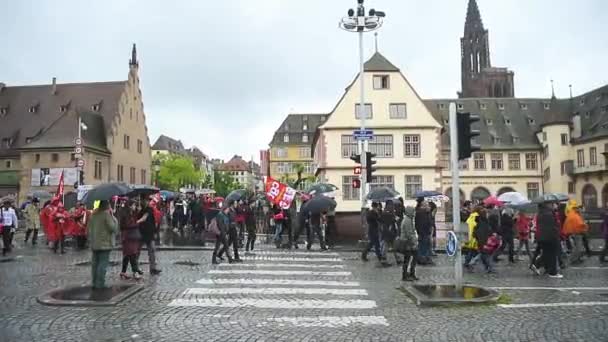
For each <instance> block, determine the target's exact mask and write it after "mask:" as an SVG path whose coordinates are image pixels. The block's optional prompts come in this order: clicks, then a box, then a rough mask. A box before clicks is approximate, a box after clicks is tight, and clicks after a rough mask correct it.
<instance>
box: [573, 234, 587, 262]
mask: <svg viewBox="0 0 608 342" xmlns="http://www.w3.org/2000/svg"><path fill="white" fill-rule="evenodd" d="M572 242H573V243H572V245H573V246H572V247H573V248H572V253H571V254H570V263H571V264H577V263H580V262H582V261H583V254H584V253H585V252H584V250H583V235H581V234H574V235H572Z"/></svg>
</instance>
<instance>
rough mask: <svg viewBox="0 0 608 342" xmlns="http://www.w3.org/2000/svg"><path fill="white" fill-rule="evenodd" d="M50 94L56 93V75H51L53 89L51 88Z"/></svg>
mask: <svg viewBox="0 0 608 342" xmlns="http://www.w3.org/2000/svg"><path fill="white" fill-rule="evenodd" d="M51 94H53V95H57V77H53V89H52V90H51Z"/></svg>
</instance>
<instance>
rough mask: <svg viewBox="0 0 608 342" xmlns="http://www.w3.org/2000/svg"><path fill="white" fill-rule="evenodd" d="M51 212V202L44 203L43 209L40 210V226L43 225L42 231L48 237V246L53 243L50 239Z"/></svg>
mask: <svg viewBox="0 0 608 342" xmlns="http://www.w3.org/2000/svg"><path fill="white" fill-rule="evenodd" d="M50 211H51V201H48V202H46V203H44V205H43V206H42V209H41V210H40V225H42V231H43V232H44V236H46V244H47V245H48V244H49V242H51V240H50V237H49V234H50V233H49V227H50V216H49V215H50Z"/></svg>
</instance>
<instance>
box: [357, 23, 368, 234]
mask: <svg viewBox="0 0 608 342" xmlns="http://www.w3.org/2000/svg"><path fill="white" fill-rule="evenodd" d="M358 19H359V20H363V21H365V18H364V17H358ZM364 85H365V77H364V61H363V30H360V31H359V86H360V87H359V90H360V93H359V96H360V97H359V103H360V104H359V117H360V119H361V131H364V130H365V116H366V115H367V112H366V111H365V87H364ZM366 152H367V140H360V143H359V153H360V154H361V176H360V177H361V213H362V214H361V215H363V213H364V212H365V207H366V204H367V201H366V200H365V196H366V194H367V169H366V165H365V164H366V160H365V159H366V158H365V156H366ZM364 231H365V229H364ZM364 234H365V233H364Z"/></svg>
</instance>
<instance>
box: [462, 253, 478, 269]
mask: <svg viewBox="0 0 608 342" xmlns="http://www.w3.org/2000/svg"><path fill="white" fill-rule="evenodd" d="M477 254H479V252H477V251H476V250H474V249H469V251H468V252H467V255H466V256H465V257H464V266H465V267H467V266H469V265H471V262H472V261H473V259H474V258H475V257H476V256H477Z"/></svg>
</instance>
